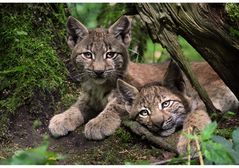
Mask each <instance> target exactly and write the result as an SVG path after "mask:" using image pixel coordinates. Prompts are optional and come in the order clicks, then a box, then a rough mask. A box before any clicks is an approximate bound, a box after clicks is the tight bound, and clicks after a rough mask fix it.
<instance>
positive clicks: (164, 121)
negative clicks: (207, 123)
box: [130, 85, 187, 136]
mask: <svg viewBox="0 0 239 168" xmlns="http://www.w3.org/2000/svg"><path fill="white" fill-rule="evenodd" d="M130 113H131V114H134V118H135V120H136V121H138V122H139V123H140V124H142V125H144V126H146V127H147V128H148V129H149V130H150V131H152V132H155V133H158V134H160V135H161V136H168V135H170V134H172V133H174V132H175V130H176V128H178V127H180V126H182V125H183V121H184V119H185V117H186V114H187V113H186V110H185V105H184V102H183V100H182V98H181V97H180V96H178V95H176V94H174V93H172V92H171V91H170V90H169V89H167V88H165V87H163V86H160V85H152V86H149V87H144V88H142V89H141V90H140V91H139V93H138V96H137V98H136V101H134V103H133V104H132V108H131V111H130Z"/></svg>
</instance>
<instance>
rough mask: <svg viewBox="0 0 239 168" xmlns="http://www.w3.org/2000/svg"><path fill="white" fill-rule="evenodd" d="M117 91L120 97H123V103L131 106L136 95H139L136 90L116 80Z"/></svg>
mask: <svg viewBox="0 0 239 168" xmlns="http://www.w3.org/2000/svg"><path fill="white" fill-rule="evenodd" d="M117 89H118V92H119V93H120V95H121V96H122V97H123V99H124V100H125V102H126V103H127V104H129V105H132V103H133V100H134V99H135V98H136V95H137V94H138V93H139V91H138V89H137V88H136V87H134V86H132V85H130V84H128V83H126V82H125V81H123V80H121V79H118V80H117Z"/></svg>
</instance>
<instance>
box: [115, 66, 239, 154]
mask: <svg viewBox="0 0 239 168" xmlns="http://www.w3.org/2000/svg"><path fill="white" fill-rule="evenodd" d="M202 64H204V63H202ZM198 67H200V66H199V64H198V65H193V70H194V72H195V73H196V74H198V75H197V76H198V79H199V82H200V83H201V84H202V85H203V86H204V87H205V89H206V91H207V92H208V94H209V97H210V98H211V100H212V102H213V104H214V105H215V107H216V108H217V109H219V110H221V111H222V112H227V111H229V110H230V111H235V110H237V109H238V107H239V102H238V100H237V98H236V97H235V96H234V95H233V93H232V92H231V91H230V90H229V89H228V88H227V87H226V86H225V84H224V83H223V81H222V80H221V79H220V78H219V77H218V76H217V74H216V73H215V72H214V71H213V70H212V69H211V68H210V67H209V66H204V68H202V67H201V68H198ZM117 85H118V91H119V92H120V94H121V95H122V97H123V99H124V101H125V102H126V109H128V112H129V113H130V116H131V117H132V118H133V119H135V120H136V121H138V122H139V123H140V124H142V125H144V126H146V127H147V128H148V129H149V130H150V131H152V132H155V133H157V134H159V135H161V136H169V135H171V134H173V133H174V132H175V131H176V129H177V128H180V127H183V132H185V133H188V129H189V127H191V128H193V131H201V130H202V129H203V128H204V127H205V126H206V125H207V124H208V123H210V122H211V119H210V117H209V116H208V114H207V112H206V108H205V105H204V103H203V102H202V101H201V99H200V98H199V96H198V94H197V92H196V91H195V90H194V89H193V88H192V87H191V85H190V83H189V81H188V80H187V79H186V78H185V75H184V74H183V73H182V72H181V70H180V69H179V68H178V66H177V65H176V64H175V63H174V62H171V63H170V64H169V67H168V69H167V72H166V74H165V77H164V79H163V82H162V83H151V84H147V85H145V86H143V87H142V88H141V89H140V90H138V89H137V88H135V87H134V86H132V85H130V84H128V83H126V82H124V81H122V80H118V82H117ZM188 142H189V140H188V139H187V138H186V137H185V136H184V134H183V133H182V134H181V135H180V138H179V141H178V144H177V150H178V152H179V153H181V154H184V153H185V152H186V149H187V144H188ZM194 150H195V149H194Z"/></svg>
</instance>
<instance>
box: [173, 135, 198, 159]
mask: <svg viewBox="0 0 239 168" xmlns="http://www.w3.org/2000/svg"><path fill="white" fill-rule="evenodd" d="M189 149H190V151H189ZM177 151H178V153H179V154H180V155H182V156H186V155H187V154H188V152H189V153H190V155H191V156H193V155H194V154H195V153H196V143H195V140H190V139H189V138H188V137H186V136H185V135H181V136H180V137H179V141H178V144H177Z"/></svg>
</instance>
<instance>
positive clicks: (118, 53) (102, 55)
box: [67, 17, 130, 84]
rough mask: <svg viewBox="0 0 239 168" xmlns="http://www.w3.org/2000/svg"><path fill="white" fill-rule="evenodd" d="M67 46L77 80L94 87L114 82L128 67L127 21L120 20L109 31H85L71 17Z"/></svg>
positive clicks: (128, 23) (99, 29)
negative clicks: (90, 82)
mask: <svg viewBox="0 0 239 168" xmlns="http://www.w3.org/2000/svg"><path fill="white" fill-rule="evenodd" d="M67 26H68V45H69V46H70V47H71V48H72V55H71V59H72V61H73V63H74V65H75V67H76V69H77V71H78V75H77V77H78V79H79V80H89V79H92V81H93V82H95V83H97V84H102V83H104V82H106V81H107V80H109V81H115V80H116V79H117V78H118V77H121V76H122V75H123V73H124V71H125V70H126V68H127V64H128V53H127V47H128V45H129V42H130V22H129V20H128V19H127V18H126V17H122V18H121V19H119V20H118V21H117V22H116V23H115V24H113V25H112V26H111V27H110V28H109V29H108V30H106V29H103V28H97V29H94V30H88V29H87V28H85V27H84V26H83V25H82V24H81V23H80V22H79V21H77V20H76V19H74V18H72V17H71V18H69V19H68V23H67Z"/></svg>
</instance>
